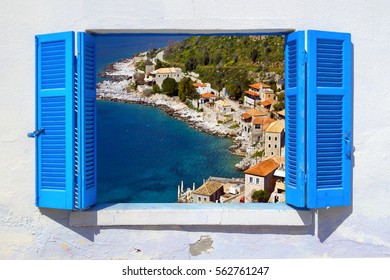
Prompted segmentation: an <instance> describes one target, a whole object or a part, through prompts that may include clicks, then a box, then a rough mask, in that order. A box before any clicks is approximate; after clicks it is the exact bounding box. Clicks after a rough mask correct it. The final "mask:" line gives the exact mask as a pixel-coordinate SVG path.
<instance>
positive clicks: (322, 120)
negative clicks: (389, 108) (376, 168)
mask: <svg viewBox="0 0 390 280" xmlns="http://www.w3.org/2000/svg"><path fill="white" fill-rule="evenodd" d="M307 36H308V44H307V51H308V62H307V76H308V81H307V102H308V106H307V143H308V148H307V174H308V181H307V207H308V208H320V207H328V206H346V205H350V203H351V183H352V182H351V177H352V167H351V145H352V144H351V142H352V139H351V138H352V130H351V129H352V92H351V91H352V78H351V72H352V53H351V35H350V34H346V33H334V32H323V31H308V34H307Z"/></svg>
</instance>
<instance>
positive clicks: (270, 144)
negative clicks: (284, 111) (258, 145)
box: [264, 120, 284, 157]
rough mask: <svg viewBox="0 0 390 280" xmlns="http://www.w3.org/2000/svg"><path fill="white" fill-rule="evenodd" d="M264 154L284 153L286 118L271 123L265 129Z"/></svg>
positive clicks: (278, 154) (279, 154)
mask: <svg viewBox="0 0 390 280" xmlns="http://www.w3.org/2000/svg"><path fill="white" fill-rule="evenodd" d="M264 140H265V150H264V155H265V156H266V157H267V156H282V155H283V154H284V120H278V121H276V122H274V123H271V124H270V125H269V127H268V128H267V129H266V130H265V137H264Z"/></svg>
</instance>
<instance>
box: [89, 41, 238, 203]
mask: <svg viewBox="0 0 390 280" xmlns="http://www.w3.org/2000/svg"><path fill="white" fill-rule="evenodd" d="M182 37H184V36H182ZM180 39H184V38H180V36H167V35H165V36H151V35H148V36H134V35H133V36H129V37H126V36H124V35H121V36H117V37H116V36H109V37H107V38H101V37H100V38H99V37H98V39H97V54H98V55H97V58H98V60H97V68H98V69H99V68H100V69H101V70H103V69H104V67H105V65H107V64H109V63H112V62H114V61H117V60H118V59H121V58H126V57H129V56H131V55H133V54H135V53H139V52H143V51H146V50H148V49H150V48H160V47H164V46H166V44H167V43H168V42H169V41H173V40H176V41H177V40H180ZM132 43H133V44H132ZM110 45H112V48H110V47H109V46H110ZM232 144H233V142H232V140H231V139H228V138H221V137H217V136H213V135H209V134H206V133H204V132H199V131H196V130H195V129H193V128H191V127H190V126H189V125H188V124H187V123H184V122H182V121H179V120H176V119H175V118H173V117H171V116H168V115H167V114H165V113H164V112H163V111H162V110H160V109H159V108H155V107H149V106H143V105H137V104H125V103H118V102H111V101H98V102H97V160H98V164H97V176H98V177H97V182H98V197H97V199H98V203H120V202H123V203H129V202H133V203H135V202H136V203H172V202H176V200H177V191H178V185H180V183H181V181H183V182H184V186H185V188H187V187H191V188H192V185H193V183H195V186H196V187H199V186H200V185H201V184H202V183H203V180H204V179H207V178H209V176H216V177H228V178H242V177H243V173H242V172H239V171H237V170H235V168H234V165H235V164H236V163H237V162H239V161H240V157H238V156H236V155H233V154H231V153H230V152H229V150H228V148H229V147H230V146H231V145H232Z"/></svg>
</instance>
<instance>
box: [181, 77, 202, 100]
mask: <svg viewBox="0 0 390 280" xmlns="http://www.w3.org/2000/svg"><path fill="white" fill-rule="evenodd" d="M178 91H179V93H178V95H179V98H180V100H181V101H182V102H184V101H185V100H186V99H187V98H188V99H195V98H197V97H198V96H197V94H196V90H195V87H194V85H193V81H192V80H191V78H188V77H185V78H183V79H181V80H180V82H179V85H178Z"/></svg>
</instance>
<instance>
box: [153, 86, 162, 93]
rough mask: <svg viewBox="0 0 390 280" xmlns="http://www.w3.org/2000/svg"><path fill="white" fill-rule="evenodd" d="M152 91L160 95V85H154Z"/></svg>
mask: <svg viewBox="0 0 390 280" xmlns="http://www.w3.org/2000/svg"><path fill="white" fill-rule="evenodd" d="M152 91H153V93H160V92H161V89H160V87H159V86H158V84H154V85H153V87H152Z"/></svg>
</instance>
